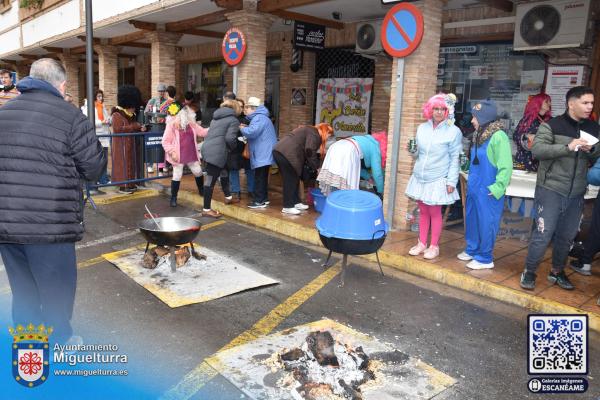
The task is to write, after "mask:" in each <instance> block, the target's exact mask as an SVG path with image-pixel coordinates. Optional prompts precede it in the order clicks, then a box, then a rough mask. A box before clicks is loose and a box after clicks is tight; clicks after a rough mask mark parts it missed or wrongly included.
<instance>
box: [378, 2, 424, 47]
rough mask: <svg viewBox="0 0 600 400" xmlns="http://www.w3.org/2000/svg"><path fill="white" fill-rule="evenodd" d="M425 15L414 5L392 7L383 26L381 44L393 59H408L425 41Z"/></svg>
mask: <svg viewBox="0 0 600 400" xmlns="http://www.w3.org/2000/svg"><path fill="white" fill-rule="evenodd" d="M423 26H424V24H423V14H421V11H420V10H419V9H418V8H417V7H415V6H413V5H412V4H406V3H400V4H397V5H395V6H394V7H392V9H391V10H390V11H388V13H387V14H386V15H385V18H384V19H383V23H382V24H381V44H382V45H383V48H384V49H385V51H386V52H387V53H388V54H389V55H391V56H392V57H398V58H400V57H406V56H408V55H410V54H411V53H412V52H413V51H415V50H416V49H417V47H419V44H421V39H423Z"/></svg>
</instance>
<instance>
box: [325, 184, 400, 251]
mask: <svg viewBox="0 0 600 400" xmlns="http://www.w3.org/2000/svg"><path fill="white" fill-rule="evenodd" d="M316 226H317V230H318V231H319V237H320V238H321V242H322V243H323V245H324V246H325V247H326V248H328V249H329V250H332V251H334V252H336V253H343V254H369V253H374V252H376V251H377V250H378V249H379V248H380V247H381V245H382V244H383V242H384V241H385V237H386V234H387V231H388V229H389V228H388V225H387V223H386V222H385V220H384V219H383V206H382V204H381V200H380V199H379V197H377V195H375V194H373V193H370V192H365V191H363V190H338V191H335V192H333V193H331V194H330V195H329V196H328V197H327V200H326V201H325V207H323V212H322V213H321V216H320V217H319V218H318V219H317V221H316Z"/></svg>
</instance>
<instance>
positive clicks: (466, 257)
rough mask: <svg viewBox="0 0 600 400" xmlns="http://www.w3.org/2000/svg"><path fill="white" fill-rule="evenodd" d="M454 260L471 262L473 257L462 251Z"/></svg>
mask: <svg viewBox="0 0 600 400" xmlns="http://www.w3.org/2000/svg"><path fill="white" fill-rule="evenodd" d="M456 258H458V259H459V260H461V261H471V260H472V259H473V257H472V256H470V255H469V254H468V253H467V252H466V251H463V252H462V253H460V254H459V255H457V256H456Z"/></svg>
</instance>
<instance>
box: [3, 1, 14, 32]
mask: <svg viewBox="0 0 600 400" xmlns="http://www.w3.org/2000/svg"><path fill="white" fill-rule="evenodd" d="M18 23H19V0H16V1H13V2H12V5H11V7H10V10H8V11H7V12H5V13H4V14H0V31H3V30H5V29H7V28H10V27H11V26H14V25H17V24H18Z"/></svg>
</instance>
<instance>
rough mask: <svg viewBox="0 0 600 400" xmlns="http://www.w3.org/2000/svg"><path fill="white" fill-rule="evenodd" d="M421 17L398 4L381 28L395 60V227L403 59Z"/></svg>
mask: <svg viewBox="0 0 600 400" xmlns="http://www.w3.org/2000/svg"><path fill="white" fill-rule="evenodd" d="M423 31H424V21H423V14H421V11H419V9H418V8H417V7H415V6H413V5H411V4H406V3H400V4H397V5H395V6H394V7H392V9H391V10H390V11H388V13H387V14H386V15H385V18H384V19H383V23H382V25H381V45H382V46H383V48H384V50H385V51H386V52H387V53H388V54H389V55H390V56H392V57H394V59H395V60H396V100H395V108H394V126H393V131H392V135H393V137H392V154H391V156H392V157H391V171H390V177H389V182H387V183H386V185H388V204H387V210H386V211H387V213H386V217H387V221H388V223H389V226H390V229H392V228H393V227H394V225H395V224H394V212H395V211H396V190H397V186H398V159H399V157H400V154H399V153H400V139H401V137H402V135H401V134H402V132H401V130H402V100H403V99H402V97H403V94H404V57H407V56H409V55H410V54H412V52H413V51H415V50H416V49H417V47H419V44H420V43H421V39H422V38H423Z"/></svg>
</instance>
